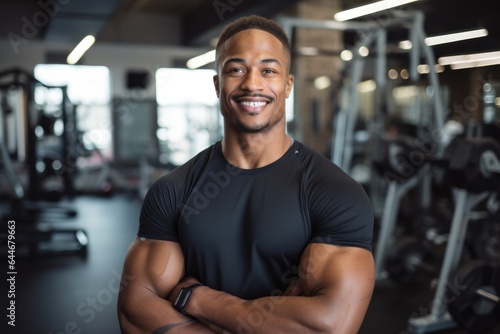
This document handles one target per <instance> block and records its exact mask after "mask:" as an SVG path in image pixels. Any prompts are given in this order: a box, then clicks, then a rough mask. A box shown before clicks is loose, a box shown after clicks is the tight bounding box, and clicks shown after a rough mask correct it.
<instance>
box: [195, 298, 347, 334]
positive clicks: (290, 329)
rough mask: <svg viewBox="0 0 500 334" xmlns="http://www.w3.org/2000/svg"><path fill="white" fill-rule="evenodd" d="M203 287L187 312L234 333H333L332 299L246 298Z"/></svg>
mask: <svg viewBox="0 0 500 334" xmlns="http://www.w3.org/2000/svg"><path fill="white" fill-rule="evenodd" d="M203 289H204V291H201V288H200V289H199V290H200V291H197V292H198V295H199V296H200V297H199V298H195V299H193V300H192V301H190V302H189V305H188V307H187V311H188V313H189V314H191V315H193V316H194V317H196V318H197V319H198V320H199V321H201V322H203V323H204V324H206V325H207V326H209V327H212V326H216V327H218V328H221V329H224V330H226V331H227V332H231V333H255V334H257V333H273V334H274V333H331V328H332V322H333V321H334V319H333V318H332V317H333V316H334V314H332V313H330V312H328V310H329V309H330V307H328V306H327V305H326V303H329V302H330V301H329V299H328V298H323V297H322V296H314V297H301V296H275V297H264V298H259V299H256V300H252V301H246V300H242V299H240V298H237V297H235V296H231V295H229V294H227V293H223V292H220V291H216V290H211V289H209V288H203ZM322 304H324V305H322ZM207 305H210V306H208V307H207ZM339 320H340V319H339ZM212 328H214V327H212ZM217 332H218V333H223V331H222V330H219V331H217Z"/></svg>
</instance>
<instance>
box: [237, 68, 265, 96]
mask: <svg viewBox="0 0 500 334" xmlns="http://www.w3.org/2000/svg"><path fill="white" fill-rule="evenodd" d="M241 89H242V90H246V91H249V92H255V91H260V90H262V77H261V75H260V73H259V71H256V70H248V72H247V73H246V75H245V76H244V77H243V81H242V83H241Z"/></svg>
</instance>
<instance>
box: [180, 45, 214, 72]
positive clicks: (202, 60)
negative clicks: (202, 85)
mask: <svg viewBox="0 0 500 334" xmlns="http://www.w3.org/2000/svg"><path fill="white" fill-rule="evenodd" d="M214 61H215V50H212V51H208V52H206V53H204V54H202V55H199V56H196V57H194V58H191V59H189V60H188V61H187V62H186V66H187V68H190V69H195V68H199V67H202V66H204V65H206V64H210V63H211V62H214Z"/></svg>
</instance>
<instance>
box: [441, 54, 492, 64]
mask: <svg viewBox="0 0 500 334" xmlns="http://www.w3.org/2000/svg"><path fill="white" fill-rule="evenodd" d="M491 60H500V51H495V52H483V53H474V54H467V55H458V56H448V57H441V58H439V59H438V63H439V64H440V65H443V66H444V65H457V64H463V63H471V62H484V61H491Z"/></svg>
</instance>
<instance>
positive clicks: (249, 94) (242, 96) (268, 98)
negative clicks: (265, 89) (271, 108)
mask: <svg viewBox="0 0 500 334" xmlns="http://www.w3.org/2000/svg"><path fill="white" fill-rule="evenodd" d="M244 97H262V98H265V99H267V100H269V101H271V102H272V101H274V97H272V96H269V95H265V94H261V93H243V94H239V95H234V96H233V100H238V99H241V98H244Z"/></svg>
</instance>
